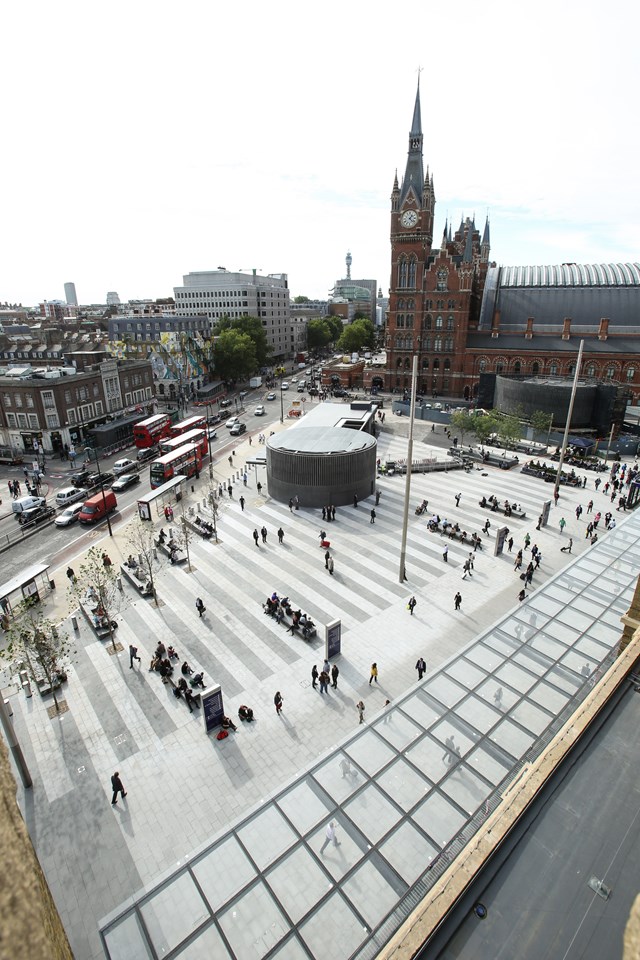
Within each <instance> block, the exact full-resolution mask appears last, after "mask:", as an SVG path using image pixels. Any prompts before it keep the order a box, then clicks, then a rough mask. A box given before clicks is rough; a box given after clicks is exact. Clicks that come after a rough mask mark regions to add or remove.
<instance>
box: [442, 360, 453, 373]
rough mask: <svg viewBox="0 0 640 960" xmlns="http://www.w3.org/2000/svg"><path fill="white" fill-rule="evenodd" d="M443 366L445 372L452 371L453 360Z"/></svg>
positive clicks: (446, 361)
mask: <svg viewBox="0 0 640 960" xmlns="http://www.w3.org/2000/svg"><path fill="white" fill-rule="evenodd" d="M443 366H444V369H445V371H446V370H451V360H445V362H444V365H443Z"/></svg>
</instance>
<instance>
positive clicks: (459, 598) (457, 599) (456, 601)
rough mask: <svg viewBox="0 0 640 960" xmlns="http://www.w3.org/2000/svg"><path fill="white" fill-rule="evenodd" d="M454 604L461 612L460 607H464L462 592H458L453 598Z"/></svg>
mask: <svg viewBox="0 0 640 960" xmlns="http://www.w3.org/2000/svg"><path fill="white" fill-rule="evenodd" d="M453 603H454V606H455V609H456V610H459V609H460V607H461V606H462V594H461V593H460V591H458V592H457V593H456V595H455V597H454V598H453Z"/></svg>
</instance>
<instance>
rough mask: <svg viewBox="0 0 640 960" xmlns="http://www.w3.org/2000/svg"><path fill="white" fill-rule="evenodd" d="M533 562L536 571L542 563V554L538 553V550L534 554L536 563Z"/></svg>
mask: <svg viewBox="0 0 640 960" xmlns="http://www.w3.org/2000/svg"><path fill="white" fill-rule="evenodd" d="M535 562H536V570H537V569H538V567H539V566H540V564H541V563H542V554H541V553H540V551H539V550H538V552H537V553H536V561H535Z"/></svg>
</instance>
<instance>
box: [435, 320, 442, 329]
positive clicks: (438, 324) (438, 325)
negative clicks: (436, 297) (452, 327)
mask: <svg viewBox="0 0 640 960" xmlns="http://www.w3.org/2000/svg"><path fill="white" fill-rule="evenodd" d="M442 322H443V321H442V317H436V330H442Z"/></svg>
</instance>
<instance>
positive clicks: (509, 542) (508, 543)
mask: <svg viewBox="0 0 640 960" xmlns="http://www.w3.org/2000/svg"><path fill="white" fill-rule="evenodd" d="M507 546H508V548H509V553H511V551H512V550H513V537H509V539H508V540H507Z"/></svg>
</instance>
